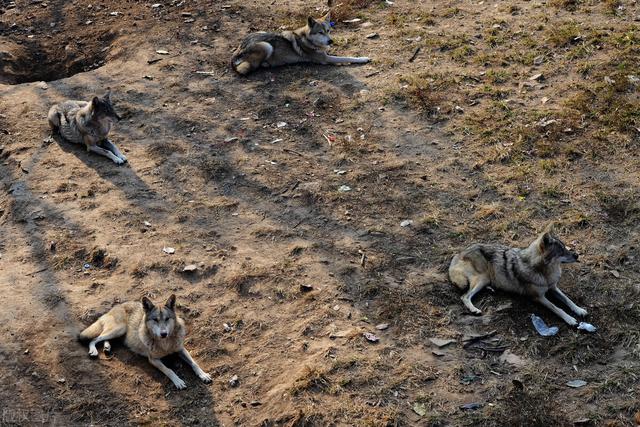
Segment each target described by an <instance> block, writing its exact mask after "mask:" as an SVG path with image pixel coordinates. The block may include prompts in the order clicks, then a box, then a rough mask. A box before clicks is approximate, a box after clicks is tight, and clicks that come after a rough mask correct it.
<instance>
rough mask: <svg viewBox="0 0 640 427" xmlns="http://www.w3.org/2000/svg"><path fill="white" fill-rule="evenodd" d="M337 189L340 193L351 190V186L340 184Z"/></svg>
mask: <svg viewBox="0 0 640 427" xmlns="http://www.w3.org/2000/svg"><path fill="white" fill-rule="evenodd" d="M338 191H339V192H341V193H347V192H349V191H351V187H349V186H348V185H341V186H340V187H338Z"/></svg>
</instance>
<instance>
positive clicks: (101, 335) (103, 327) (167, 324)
mask: <svg viewBox="0 0 640 427" xmlns="http://www.w3.org/2000/svg"><path fill="white" fill-rule="evenodd" d="M175 305H176V296H175V295H171V296H170V297H169V299H168V300H167V302H166V303H165V304H164V305H163V306H156V305H154V304H153V303H152V302H151V301H150V300H149V299H148V298H147V297H143V298H142V300H141V301H140V302H138V301H130V302H125V303H123V304H119V305H117V306H115V307H113V308H112V309H111V310H110V311H109V312H108V313H106V314H104V315H102V316H101V317H100V318H99V319H98V320H96V321H95V322H94V323H93V324H92V325H91V326H89V327H88V328H86V329H85V330H84V331H82V332H81V333H80V335H79V336H78V338H79V340H80V341H84V342H86V341H89V355H90V356H97V355H98V350H97V349H96V344H98V343H99V342H104V351H107V352H108V351H110V350H111V344H110V343H109V340H110V339H113V338H117V337H121V336H124V343H125V345H126V346H127V347H128V348H129V349H131V350H132V351H134V352H135V353H138V354H140V355H142V356H145V357H147V358H148V359H149V362H150V363H151V364H152V365H153V366H155V367H156V368H158V369H159V370H160V371H162V373H163V374H165V375H166V376H167V377H169V379H170V380H171V381H173V384H175V386H176V387H177V388H178V389H183V388H186V387H187V385H186V384H185V382H184V381H183V380H182V379H180V377H178V376H177V375H176V373H175V372H173V371H172V370H171V369H169V368H167V367H166V366H165V365H164V364H163V363H162V361H161V360H160V359H161V358H163V357H165V356H168V355H170V354H173V353H178V355H179V356H180V357H181V358H182V359H183V360H184V361H185V362H187V363H188V364H189V366H191V368H192V369H193V371H194V372H195V373H196V375H197V376H198V377H199V378H200V379H201V380H202V381H204V382H205V383H209V382H211V377H210V376H209V374H207V373H206V372H204V371H203V370H202V369H200V366H198V364H197V363H196V362H195V360H193V358H192V357H191V355H190V354H189V352H188V351H187V349H186V348H184V345H183V343H184V337H185V335H186V329H185V325H184V321H183V320H182V319H181V318H180V317H178V316H177V315H176V312H175Z"/></svg>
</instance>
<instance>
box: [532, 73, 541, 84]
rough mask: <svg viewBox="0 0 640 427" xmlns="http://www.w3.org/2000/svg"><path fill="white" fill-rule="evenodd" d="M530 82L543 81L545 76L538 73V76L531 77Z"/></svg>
mask: <svg viewBox="0 0 640 427" xmlns="http://www.w3.org/2000/svg"><path fill="white" fill-rule="evenodd" d="M529 80H530V81H538V82H539V81H542V80H544V76H543V75H542V73H538V74H534V75H533V76H531V77H529Z"/></svg>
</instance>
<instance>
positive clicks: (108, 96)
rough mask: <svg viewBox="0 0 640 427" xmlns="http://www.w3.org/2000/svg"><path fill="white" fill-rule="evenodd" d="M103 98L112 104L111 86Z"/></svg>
mask: <svg viewBox="0 0 640 427" xmlns="http://www.w3.org/2000/svg"><path fill="white" fill-rule="evenodd" d="M102 98H103V99H104V100H105V101H107V102H108V103H109V104H111V88H107V93H105V94H104V96H103V97H102Z"/></svg>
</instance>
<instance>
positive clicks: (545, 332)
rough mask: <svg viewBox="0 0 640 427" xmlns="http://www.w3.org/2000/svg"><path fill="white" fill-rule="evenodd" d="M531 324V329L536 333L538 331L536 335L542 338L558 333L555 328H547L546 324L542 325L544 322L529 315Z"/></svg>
mask: <svg viewBox="0 0 640 427" xmlns="http://www.w3.org/2000/svg"><path fill="white" fill-rule="evenodd" d="M531 323H533V327H534V328H536V331H538V333H539V334H540V335H542V336H543V337H550V336H553V335H555V334H557V333H558V327H557V326H551V327H549V326H547V324H546V323H544V320H542V319H541V318H540V317H538V316H536V315H535V314H532V315H531Z"/></svg>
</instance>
